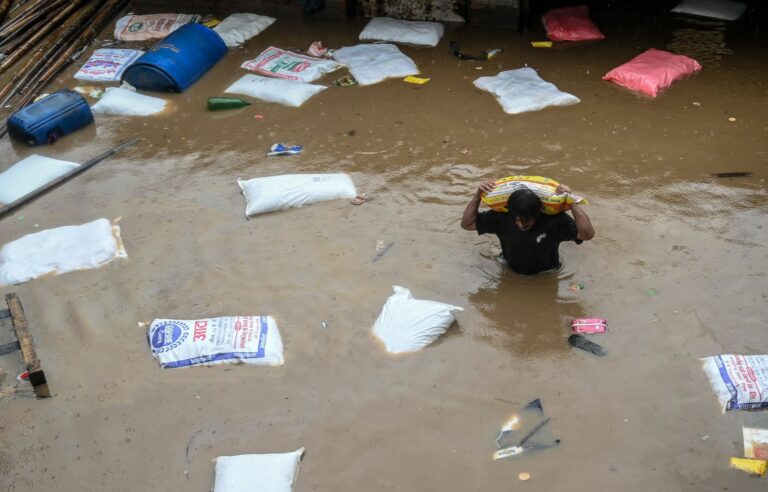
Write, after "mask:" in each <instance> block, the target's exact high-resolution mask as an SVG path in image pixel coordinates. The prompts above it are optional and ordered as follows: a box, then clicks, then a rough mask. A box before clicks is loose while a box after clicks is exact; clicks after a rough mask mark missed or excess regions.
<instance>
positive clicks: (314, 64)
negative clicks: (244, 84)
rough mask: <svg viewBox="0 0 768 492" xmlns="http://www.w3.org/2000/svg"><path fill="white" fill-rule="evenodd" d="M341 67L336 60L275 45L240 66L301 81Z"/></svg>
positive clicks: (252, 70)
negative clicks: (295, 51) (303, 53)
mask: <svg viewBox="0 0 768 492" xmlns="http://www.w3.org/2000/svg"><path fill="white" fill-rule="evenodd" d="M340 67H341V65H340V64H339V63H338V62H336V61H334V60H326V59H322V58H315V57H312V56H307V55H302V54H300V53H293V52H291V51H285V50H281V49H280V48H275V47H274V46H270V47H269V48H267V49H265V50H264V51H263V52H262V53H261V54H260V55H259V56H257V57H256V58H255V59H253V60H248V61H246V62H245V63H243V64H242V65H240V68H245V69H246V70H250V71H251V72H258V73H260V74H263V75H268V76H270V77H277V78H280V79H287V80H298V81H301V82H312V81H313V80H317V79H319V78H320V77H322V76H323V75H325V74H327V73H329V72H333V71H334V70H337V69H338V68H340Z"/></svg>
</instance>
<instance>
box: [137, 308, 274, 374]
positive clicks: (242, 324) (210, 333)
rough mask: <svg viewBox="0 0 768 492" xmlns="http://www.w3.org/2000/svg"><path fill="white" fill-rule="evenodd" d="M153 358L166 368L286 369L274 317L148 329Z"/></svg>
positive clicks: (170, 323) (161, 323) (171, 322)
mask: <svg viewBox="0 0 768 492" xmlns="http://www.w3.org/2000/svg"><path fill="white" fill-rule="evenodd" d="M148 339H149V345H150V347H151V349H152V355H154V356H155V358H156V359H157V360H158V361H159V362H160V365H161V366H162V367H165V368H173V367H189V366H212V365H216V364H227V363H244V364H252V365H256V366H281V365H283V340H282V338H281V337H280V332H279V331H278V329H277V323H276V322H275V320H274V319H273V318H272V317H271V316H229V317H221V318H208V319H195V320H177V319H156V320H154V321H153V322H152V323H151V324H150V325H149V334H148Z"/></svg>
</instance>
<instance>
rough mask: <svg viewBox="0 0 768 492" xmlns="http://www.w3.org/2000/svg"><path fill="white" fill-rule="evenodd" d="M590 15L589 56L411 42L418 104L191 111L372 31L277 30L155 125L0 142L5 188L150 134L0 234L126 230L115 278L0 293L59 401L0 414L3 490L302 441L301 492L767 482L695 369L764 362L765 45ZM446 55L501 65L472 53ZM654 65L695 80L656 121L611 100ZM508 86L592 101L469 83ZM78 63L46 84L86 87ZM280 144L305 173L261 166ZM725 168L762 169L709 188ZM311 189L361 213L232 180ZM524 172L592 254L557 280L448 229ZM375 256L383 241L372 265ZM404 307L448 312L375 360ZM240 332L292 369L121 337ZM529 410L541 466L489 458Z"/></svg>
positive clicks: (386, 92) (394, 91)
mask: <svg viewBox="0 0 768 492" xmlns="http://www.w3.org/2000/svg"><path fill="white" fill-rule="evenodd" d="M603 20H604V21H606V24H605V25H604V26H601V27H603V30H604V32H605V33H606V35H607V36H608V39H606V40H605V41H602V42H599V43H591V44H584V45H578V46H567V47H562V48H560V47H556V48H553V49H533V48H531V47H530V44H529V42H530V41H533V40H540V39H543V36H544V35H543V33H542V32H541V30H540V29H539V28H538V27H536V28H534V29H532V30H531V31H530V32H529V33H525V34H518V33H516V32H513V31H510V30H503V29H480V28H476V27H453V28H449V29H448V31H447V33H446V35H445V36H444V37H443V38H442V40H441V42H440V45H439V46H438V47H437V48H435V49H414V48H410V47H403V48H402V51H403V52H404V53H405V54H407V55H408V56H410V57H412V58H413V60H414V61H415V62H416V63H417V65H418V66H419V67H420V69H421V72H422V75H423V76H427V77H430V79H431V80H430V81H429V82H428V83H427V84H425V85H423V86H413V85H409V84H406V83H403V82H401V81H400V80H389V81H385V82H383V83H380V84H377V85H373V86H367V87H360V86H354V87H336V86H330V87H329V88H328V89H327V90H326V91H324V92H323V93H321V94H320V95H318V96H316V97H315V98H313V99H311V100H309V102H307V103H306V104H305V105H304V106H302V107H301V108H287V107H283V106H278V105H274V104H267V103H260V102H257V101H253V105H252V106H249V107H247V108H244V109H240V110H234V111H226V112H216V113H213V112H208V111H207V110H206V109H205V101H206V99H207V98H208V97H211V96H220V95H223V90H224V89H225V88H226V87H227V86H228V85H229V84H231V83H232V82H234V81H235V80H236V79H237V78H239V77H240V76H242V75H243V74H245V73H246V72H245V71H244V70H242V69H240V68H239V65H240V64H241V63H242V62H243V61H244V60H247V59H250V58H253V57H255V56H256V55H257V54H259V53H260V52H261V51H262V50H263V49H264V48H266V47H268V46H270V45H275V46H279V47H283V48H291V47H294V48H297V49H306V47H307V46H308V45H309V44H310V43H311V42H312V41H316V40H318V39H321V40H322V41H323V43H324V44H325V45H326V46H330V47H339V46H342V45H353V44H356V43H357V34H358V33H359V31H360V29H361V28H362V26H363V25H364V21H363V20H361V21H359V22H356V21H331V20H321V19H315V20H312V19H309V20H306V19H305V20H301V21H296V22H292V21H288V20H285V21H284V20H278V21H277V23H276V24H274V25H273V26H272V27H270V28H269V29H267V30H266V31H265V32H264V33H262V34H261V35H259V36H258V37H256V38H254V39H252V40H251V41H249V42H248V43H247V45H246V47H245V48H240V49H235V50H231V51H230V53H229V54H228V55H227V57H226V58H225V59H224V60H223V61H221V62H220V63H219V64H217V65H216V66H215V67H214V69H213V70H212V71H210V72H209V73H208V74H206V75H205V77H204V78H203V79H202V80H201V81H200V82H198V83H196V84H195V85H194V86H193V87H192V88H190V89H189V90H188V91H186V92H184V93H183V94H177V95H167V96H163V97H166V98H167V99H168V100H170V101H171V102H172V104H173V106H174V108H173V109H172V110H171V111H169V112H168V113H166V114H163V115H160V116H158V117H147V118H142V117H131V118H128V117H106V116H99V117H97V118H96V125H95V126H91V127H90V128H88V129H85V130H82V131H80V132H78V133H75V134H73V135H71V136H68V137H66V138H64V139H62V140H61V141H59V142H57V143H56V144H55V145H54V146H52V147H42V148H35V149H30V148H27V147H24V146H21V145H18V144H16V143H13V142H10V141H9V140H8V139H7V138H6V139H4V140H2V141H0V146H1V149H2V157H1V158H0V159H1V160H2V163H3V167H2V169H5V168H7V167H8V166H10V165H11V164H12V163H14V162H16V161H17V160H19V159H21V158H23V157H26V156H28V155H30V154H32V153H34V152H36V153H41V154H44V155H49V156H53V157H58V158H62V159H66V160H73V161H78V162H84V161H86V160H87V159H89V158H90V157H93V156H95V155H97V154H99V153H101V152H102V151H103V150H106V149H108V148H111V147H113V146H115V145H117V144H118V143H120V142H122V141H124V140H127V139H129V138H131V137H134V136H135V137H139V138H140V139H141V141H140V143H139V144H138V145H136V146H134V147H133V148H131V149H129V150H126V151H124V152H122V153H120V154H119V155H116V156H114V157H111V158H110V159H108V160H106V161H104V162H102V163H101V164H99V165H98V166H96V167H94V168H93V169H91V170H89V171H88V172H87V173H86V174H84V175H82V176H80V177H78V178H76V179H75V180H73V181H71V182H69V183H67V184H65V185H64V186H61V187H59V188H58V189H56V190H55V191H53V192H51V193H49V194H47V195H45V196H44V197H42V198H40V199H38V200H36V201H35V202H34V203H32V204H31V205H29V206H27V207H25V208H24V209H22V210H20V211H19V212H17V213H14V214H13V215H12V216H9V217H6V218H5V219H3V220H2V226H1V227H0V243H2V244H5V243H6V242H9V241H11V240H13V239H16V238H18V237H21V236H22V235H25V234H28V233H31V232H34V231H38V230H42V229H47V228H52V227H58V226H62V225H70V224H80V223H84V222H88V221H91V220H94V219H96V218H99V217H106V218H109V219H115V218H120V225H121V228H122V234H123V240H124V243H125V247H126V249H127V252H128V258H127V259H125V260H116V261H114V262H112V263H111V264H109V265H106V266H104V267H102V268H99V269H96V270H89V271H82V272H74V273H69V274H64V275H60V276H52V277H45V278H40V279H36V280H33V281H30V282H28V283H25V284H22V285H18V286H14V287H6V288H3V289H2V291H3V293H7V292H12V291H13V292H17V293H18V294H19V295H20V296H21V299H22V302H23V303H24V307H25V310H26V312H27V316H28V318H29V320H30V323H31V326H32V332H33V336H34V338H35V340H36V342H37V344H38V353H39V355H40V358H41V359H42V361H43V364H44V368H45V370H46V373H47V376H48V380H49V383H50V386H51V389H52V391H53V393H54V395H55V396H54V398H52V399H49V400H34V399H33V398H31V397H29V396H27V395H17V396H14V397H6V398H3V399H2V400H0V490H2V491H6V490H8V491H22V490H23V491H50V490H60V491H75V490H92V491H107V490H108V491H129V490H130V491H133V490H147V491H149V490H168V491H171V490H173V491H177V490H178V491H186V492H191V491H201V492H202V491H207V490H209V488H210V487H211V484H212V481H213V464H212V463H211V459H213V458H215V457H216V456H220V455H235V454H243V453H271V452H287V451H292V450H295V449H298V448H299V447H302V446H303V447H305V448H306V455H305V456H304V459H303V461H302V463H301V469H300V472H299V476H298V482H297V486H296V489H295V490H296V491H299V492H300V491H310V490H317V491H342V490H343V491H351V490H356V491H361V490H399V491H416V490H418V491H458V490H518V489H522V488H523V487H525V488H527V489H529V490H537V491H571V490H628V491H629V490H659V491H670V492H677V491H696V492H701V491H726V490H729V491H744V492H746V491H757V490H764V489H765V480H764V479H762V480H760V479H752V478H750V477H749V476H747V475H746V474H743V473H740V472H737V471H733V470H729V469H728V460H729V458H730V457H731V456H742V442H741V417H740V415H739V414H738V412H729V413H728V414H725V415H723V414H721V412H720V410H719V407H718V403H717V400H716V398H715V395H714V394H713V392H712V391H711V389H710V387H709V383H708V382H707V380H706V377H705V376H704V373H703V371H702V370H701V367H700V362H699V358H700V357H703V356H709V355H715V354H722V353H744V354H759V353H766V351H767V350H768V348H767V347H766V341H767V339H766V336H765V329H766V323H767V322H768V308H767V307H766V306H768V304H767V303H766V295H767V294H768V283H767V282H766V280H767V275H768V273H767V271H766V265H767V264H768V263H767V261H766V260H768V249H766V243H767V242H768V241H766V239H768V236H767V235H766V226H768V200H767V199H766V198H767V195H766V188H767V185H766V177H768V166H767V164H768V143H766V142H768V123H767V122H766V118H765V116H766V114H768V98H766V94H768V57H767V56H766V54H768V48H767V47H766V44H765V42H764V41H765V39H763V38H759V37H757V36H756V35H755V33H754V32H753V31H748V30H746V31H745V29H743V26H744V24H743V23H736V24H732V25H726V24H723V23H718V22H712V21H707V22H701V21H687V20H685V19H681V18H672V17H669V16H661V17H660V20H659V21H658V22H656V23H650V22H648V23H642V22H640V23H632V22H621V23H616V24H611V23H610V21H612V19H611V18H610V16H608V17H605V18H604V19H603ZM103 37H104V38H108V37H109V34H108V33H105V34H104V35H103ZM449 40H456V41H458V42H459V43H460V44H461V46H462V50H463V51H465V52H468V53H473V52H481V51H483V50H486V49H491V48H501V49H502V50H503V53H502V54H501V55H499V56H498V57H497V58H494V59H493V60H491V61H488V62H470V61H461V60H458V59H456V58H454V57H453V56H452V55H451V54H450V53H449V51H448V42H449ZM649 47H656V48H660V49H671V50H675V51H676V52H679V53H682V54H687V55H691V56H695V57H697V58H699V59H700V61H701V62H702V65H704V69H703V70H702V71H701V72H700V73H699V74H697V75H695V76H693V77H691V78H689V79H687V80H684V81H682V82H680V83H678V84H677V85H675V86H673V87H672V88H671V89H670V90H668V91H667V92H665V93H663V94H662V95H661V96H659V97H658V98H657V99H655V100H650V99H647V98H642V97H639V96H636V95H634V94H632V93H630V92H628V91H626V90H623V89H620V88H618V87H616V86H613V85H611V84H609V83H607V82H603V81H601V80H600V77H601V76H602V75H603V74H604V73H606V72H607V71H608V70H610V69H611V68H613V67H615V66H617V65H620V64H621V63H624V62H625V61H627V60H629V59H630V58H632V57H634V56H635V55H637V54H639V53H640V52H642V51H644V50H645V49H646V48H649ZM84 59H85V57H83V58H82V59H81V60H84ZM524 65H528V66H530V67H533V68H535V69H536V70H538V72H539V75H540V76H541V77H542V78H544V79H545V80H547V81H550V82H553V83H554V84H556V85H557V86H558V87H559V88H560V89H561V90H564V91H567V92H570V93H572V94H574V95H576V96H578V97H579V98H580V99H581V102H580V103H579V104H576V105H574V106H569V107H564V108H550V109H546V110H543V111H538V112H533V113H526V114H520V115H515V116H513V115H507V114H505V113H503V112H502V110H501V107H500V105H499V104H498V103H497V102H496V101H495V100H494V98H493V97H492V96H491V95H489V94H487V93H485V92H481V91H479V90H478V89H476V88H474V87H473V85H472V81H473V80H475V79H476V78H477V77H479V76H482V75H493V74H495V73H497V72H498V71H501V70H508V69H512V68H519V67H521V66H524ZM74 70H75V67H71V68H70V69H69V70H68V71H67V72H66V73H64V74H63V75H62V76H61V77H60V79H59V81H58V82H57V86H56V87H74V86H75V85H78V84H77V81H75V80H74V79H72V78H71V75H72V73H73V72H74ZM344 73H346V72H345V71H340V72H337V73H334V74H330V75H328V76H326V77H325V78H323V79H321V81H320V82H321V83H326V84H330V82H331V81H333V80H334V79H336V78H338V77H339V76H341V75H342V74H344ZM56 87H52V89H53V88H56ZM256 115H263V119H257V118H255V116H256ZM731 119H733V121H732V120H731ZM276 142H284V143H297V144H302V145H303V146H304V152H303V153H302V154H300V155H297V156H290V157H275V158H267V157H266V152H267V150H268V149H269V146H270V145H271V144H273V143H276ZM734 171H751V172H752V173H754V174H753V176H751V177H746V178H725V179H721V178H713V177H711V176H710V174H711V173H715V172H734ZM322 172H346V173H349V174H350V175H351V177H352V178H353V180H354V182H355V184H356V186H357V188H358V191H359V192H364V193H367V194H368V195H369V196H370V197H371V198H372V199H371V200H370V201H369V202H367V203H365V204H363V205H361V206H354V205H351V204H350V203H349V202H348V201H346V200H336V201H330V202H325V203H320V204H316V205H312V206H308V207H305V208H302V209H296V210H289V211H283V212H278V213H271V214H266V215H261V216H256V217H253V218H251V219H250V220H246V218H245V216H244V213H243V212H244V208H245V201H244V199H243V196H242V195H241V193H240V190H239V188H238V186H237V183H236V180H237V178H244V179H245V178H254V177H259V176H270V175H277V174H286V173H322ZM517 173H525V174H536V175H544V176H549V177H552V178H555V179H557V180H559V181H561V182H563V183H567V184H568V185H570V186H571V187H572V188H573V190H574V191H575V192H577V193H579V194H582V195H583V196H585V197H587V198H588V199H589V202H590V203H589V205H587V206H585V210H586V211H587V213H588V214H589V215H590V217H591V219H592V222H593V224H594V226H595V229H596V233H597V235H596V237H595V238H594V240H592V241H589V242H587V243H584V244H582V245H578V246H577V245H575V244H574V243H568V244H563V245H562V246H561V254H562V256H563V259H564V265H563V267H562V269H561V270H560V271H559V272H557V273H554V274H548V275H542V276H535V277H523V276H519V275H516V274H514V273H512V272H510V271H509V270H508V269H506V268H505V267H504V266H503V265H502V264H501V263H500V262H499V261H498V259H497V256H498V254H499V252H500V249H499V246H498V244H497V240H496V239H495V238H494V237H488V236H478V235H476V234H475V233H470V232H466V231H463V230H462V229H461V228H460V226H459V222H460V219H461V214H462V211H463V209H464V206H465V205H466V203H467V202H468V201H469V199H470V198H471V196H472V194H473V193H474V191H475V189H476V188H477V185H478V184H479V183H480V182H481V181H482V180H485V179H491V178H499V177H504V176H508V175H511V174H517ZM380 241H384V242H385V243H389V242H393V243H394V245H393V246H392V247H391V249H389V251H388V252H387V253H386V254H385V255H383V256H382V257H381V258H380V259H378V260H377V261H376V262H373V259H374V257H375V256H376V254H377V250H376V245H377V243H379V242H380ZM572 284H583V285H584V288H583V289H582V290H576V291H574V290H571V289H570V288H569V287H570V286H571V285H572ZM393 285H401V286H404V287H407V288H409V289H410V290H411V291H412V292H413V294H414V296H415V297H417V298H420V299H432V300H438V301H443V302H447V303H451V304H455V305H457V306H461V307H463V308H464V311H463V312H461V313H458V314H457V318H458V321H457V323H456V324H455V325H454V326H453V327H451V329H450V330H449V331H448V332H447V334H446V335H445V336H443V337H442V338H441V339H440V340H438V342H436V343H435V344H433V345H431V346H429V347H427V348H426V349H424V350H422V351H420V352H418V353H415V354H410V355H404V356H399V357H393V356H390V355H388V354H386V353H385V351H384V349H383V347H382V346H381V344H380V343H378V342H377V341H376V340H374V338H373V337H372V335H371V334H370V328H371V326H372V324H373V322H374V320H375V319H376V317H377V315H378V313H379V311H380V309H381V307H382V305H383V304H384V302H385V301H386V299H387V297H388V296H389V295H390V294H391V292H392V286H393ZM238 314H243V315H246V314H254V315H258V314H268V315H271V316H273V317H274V318H275V319H276V320H277V322H278V324H279V327H280V331H281V334H282V337H283V341H284V343H285V365H284V366H282V367H278V368H265V367H248V366H219V367H213V368H191V369H179V370H170V369H167V370H164V369H161V368H160V367H159V365H158V364H157V362H156V361H155V360H154V359H153V358H152V356H151V353H150V350H149V348H148V345H147V337H146V331H145V329H143V328H139V327H138V325H137V323H138V322H144V321H150V320H152V319H154V318H180V319H195V318H203V317H214V316H222V315H238ZM575 317H603V318H606V319H607V320H608V326H609V332H608V333H607V334H604V335H596V336H594V337H593V339H594V340H595V341H597V342H598V343H600V344H602V345H603V346H604V347H605V348H606V349H607V350H608V352H609V353H608V355H607V356H606V357H603V358H598V357H595V356H592V355H591V354H588V353H586V352H581V351H577V350H576V349H573V348H572V347H570V346H569V345H568V343H567V341H566V339H567V337H568V334H569V330H568V323H569V320H570V319H572V318H575ZM323 322H326V326H325V327H324V326H323ZM0 363H2V367H4V368H5V369H6V370H7V371H8V372H9V373H10V374H11V375H13V374H14V371H15V370H16V369H18V367H19V364H18V356H4V357H3V358H2V359H0ZM9 379H10V378H9ZM6 384H9V381H8V380H6ZM535 398H540V399H541V401H542V403H543V405H544V410H545V413H546V415H547V416H549V417H551V418H552V420H551V421H550V423H549V424H548V427H549V431H550V432H551V433H552V435H553V436H555V437H557V438H559V439H560V441H561V442H560V444H559V445H557V446H556V447H554V448H552V449H545V450H541V451H536V452H531V453H525V454H523V455H521V456H517V457H513V458H508V459H506V460H501V461H493V460H492V458H491V455H492V453H493V452H494V451H495V450H496V444H495V438H496V435H497V434H498V432H499V428H500V426H501V425H502V424H503V423H504V422H506V421H507V420H508V419H509V417H510V415H512V414H514V413H515V412H517V411H518V409H519V408H520V407H521V406H522V405H525V404H526V403H527V402H529V401H531V400H533V399H535ZM521 472H527V473H530V475H531V480H530V481H528V482H527V483H522V482H519V481H518V478H517V477H518V474H519V473H521Z"/></svg>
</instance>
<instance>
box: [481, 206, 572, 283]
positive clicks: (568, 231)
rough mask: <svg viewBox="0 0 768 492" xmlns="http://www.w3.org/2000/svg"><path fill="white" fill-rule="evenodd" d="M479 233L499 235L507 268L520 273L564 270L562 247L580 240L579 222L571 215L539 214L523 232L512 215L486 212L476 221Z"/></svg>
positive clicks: (530, 273)
mask: <svg viewBox="0 0 768 492" xmlns="http://www.w3.org/2000/svg"><path fill="white" fill-rule="evenodd" d="M475 225H476V226H477V233H478V234H496V235H497V236H498V237H499V242H500V243H501V252H502V254H503V255H504V259H506V260H507V265H509V267H510V268H511V269H512V270H514V271H515V272H517V273H522V274H525V275H532V274H534V273H539V272H543V271H545V270H551V269H553V268H559V267H560V254H559V252H558V247H559V246H560V243H561V242H563V241H576V243H577V244H579V243H581V241H580V240H578V239H576V232H577V231H576V222H574V220H573V218H571V216H570V215H568V214H565V213H562V214H558V215H546V214H543V213H541V214H539V216H538V217H537V218H536V222H535V223H534V224H533V227H531V228H530V229H528V230H527V231H521V230H520V229H519V228H518V227H517V226H516V225H515V219H514V218H513V217H512V216H511V215H510V214H508V213H501V212H493V211H488V212H482V213H479V214H478V215H477V219H476V220H475Z"/></svg>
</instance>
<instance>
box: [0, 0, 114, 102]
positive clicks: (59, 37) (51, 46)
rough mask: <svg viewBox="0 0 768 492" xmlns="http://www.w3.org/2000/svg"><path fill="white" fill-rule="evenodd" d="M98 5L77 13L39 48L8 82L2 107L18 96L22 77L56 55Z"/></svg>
mask: <svg viewBox="0 0 768 492" xmlns="http://www.w3.org/2000/svg"><path fill="white" fill-rule="evenodd" d="M98 5H99V4H98V2H91V3H90V4H89V5H88V6H87V7H86V8H85V9H82V10H81V11H80V12H76V13H75V14H74V15H73V16H72V17H70V18H69V19H68V20H67V21H66V22H65V23H64V24H62V25H61V26H60V27H59V29H58V31H57V32H56V33H55V34H54V35H53V36H52V37H51V39H50V41H48V43H46V44H45V45H44V46H41V47H40V48H38V49H37V51H35V52H34V53H33V54H32V56H31V57H30V58H29V60H27V63H26V64H25V65H24V66H23V67H22V68H20V69H19V70H18V71H17V72H16V73H15V74H14V75H13V78H12V79H11V80H10V81H8V83H7V84H6V85H5V87H3V89H2V90H0V107H2V106H5V105H6V103H8V101H9V100H10V99H11V98H12V97H13V96H14V95H15V94H16V92H17V91H18V89H19V87H20V86H21V84H22V83H23V82H20V79H22V77H24V75H26V74H27V73H30V72H33V70H34V69H33V67H36V66H37V64H38V63H40V62H41V61H42V60H45V59H47V57H48V56H49V55H50V54H52V53H54V52H55V51H56V49H57V48H58V47H59V46H61V45H62V44H63V43H65V42H66V41H67V40H68V39H69V37H70V36H71V35H72V34H73V33H74V32H75V31H76V30H77V29H78V28H79V27H80V26H79V24H78V23H80V22H82V21H83V19H86V18H88V17H89V16H90V15H91V14H92V13H93V12H94V11H95V10H96V7H97V6H98ZM6 96H7V97H6Z"/></svg>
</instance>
